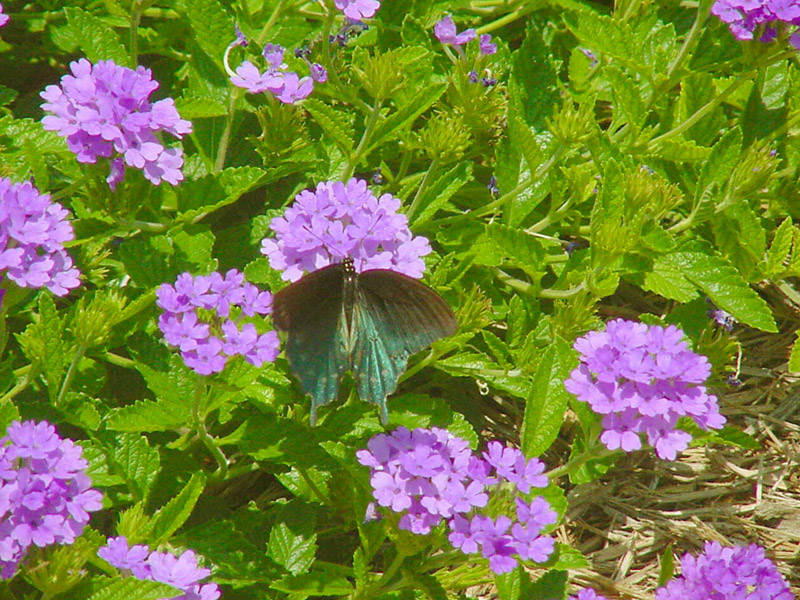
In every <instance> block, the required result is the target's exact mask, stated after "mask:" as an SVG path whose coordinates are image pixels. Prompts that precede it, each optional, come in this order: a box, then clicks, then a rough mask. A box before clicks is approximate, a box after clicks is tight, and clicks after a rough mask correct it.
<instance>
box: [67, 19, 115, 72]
mask: <svg viewBox="0 0 800 600" xmlns="http://www.w3.org/2000/svg"><path fill="white" fill-rule="evenodd" d="M64 14H65V15H66V16H67V23H68V24H69V27H70V30H71V33H72V35H73V36H74V41H75V43H76V44H77V45H78V46H79V47H80V49H81V50H82V51H83V53H84V54H85V55H86V58H88V59H89V61H90V62H92V63H96V62H97V61H99V60H113V61H114V62H115V63H117V64H118V65H121V66H124V67H129V66H131V65H130V59H129V57H128V51H127V50H126V49H125V46H123V45H122V44H121V43H120V41H119V38H118V37H117V33H116V32H115V31H114V30H113V29H112V28H111V27H109V26H108V25H107V24H106V23H105V22H104V21H103V20H102V19H100V18H98V17H96V16H94V15H93V14H90V13H88V12H86V11H85V10H83V9H81V8H65V9H64Z"/></svg>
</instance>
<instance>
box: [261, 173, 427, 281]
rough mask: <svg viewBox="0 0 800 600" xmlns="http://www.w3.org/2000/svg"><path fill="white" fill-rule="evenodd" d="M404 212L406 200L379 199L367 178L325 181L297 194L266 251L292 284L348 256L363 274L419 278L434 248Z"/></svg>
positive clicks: (266, 242)
mask: <svg viewBox="0 0 800 600" xmlns="http://www.w3.org/2000/svg"><path fill="white" fill-rule="evenodd" d="M398 208H400V200H398V199H397V198H395V197H394V196H392V195H391V194H383V195H382V196H381V197H380V198H376V197H375V195H374V194H373V193H372V192H371V191H370V190H369V188H368V187H367V182H366V181H364V180H363V179H355V178H353V179H351V180H350V181H348V182H347V184H344V183H342V182H340V181H328V182H324V183H320V184H319V185H318V186H317V188H316V190H314V191H311V190H304V191H302V192H300V193H299V194H297V196H296V197H295V199H294V204H293V205H292V206H290V207H289V208H287V209H286V212H285V213H284V215H283V216H282V217H276V218H274V219H273V220H272V223H271V224H270V229H272V231H274V232H275V237H274V238H267V239H265V240H264V241H263V242H262V243H261V252H262V253H263V254H265V255H267V257H268V258H269V264H270V265H271V266H272V268H273V269H277V270H279V271H283V274H282V277H283V279H284V280H287V281H296V280H298V279H300V277H301V276H302V275H303V273H304V272H309V271H315V270H317V269H321V268H322V267H325V266H327V265H329V264H332V263H335V262H340V261H341V260H342V258H344V257H346V256H349V257H351V258H352V259H353V263H354V265H355V268H356V271H359V272H361V271H365V270H368V269H391V270H392V271H397V272H399V273H403V274H405V275H408V276H409V277H416V278H419V277H422V273H423V272H424V271H425V262H424V261H423V260H422V257H423V256H426V255H427V254H430V252H431V247H430V244H429V243H428V240H427V238H424V237H420V236H417V237H414V236H413V235H412V234H411V231H410V230H409V228H408V218H407V217H406V216H405V215H403V214H398V212H397V209H398Z"/></svg>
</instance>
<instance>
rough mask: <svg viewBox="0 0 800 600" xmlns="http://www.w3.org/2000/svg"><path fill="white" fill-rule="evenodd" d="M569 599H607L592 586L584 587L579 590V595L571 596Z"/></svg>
mask: <svg viewBox="0 0 800 600" xmlns="http://www.w3.org/2000/svg"><path fill="white" fill-rule="evenodd" d="M569 600H607V599H606V597H605V596H601V595H600V594H598V593H597V592H596V591H594V590H593V589H592V588H584V589H582V590H580V591H579V592H578V595H577V596H570V597H569Z"/></svg>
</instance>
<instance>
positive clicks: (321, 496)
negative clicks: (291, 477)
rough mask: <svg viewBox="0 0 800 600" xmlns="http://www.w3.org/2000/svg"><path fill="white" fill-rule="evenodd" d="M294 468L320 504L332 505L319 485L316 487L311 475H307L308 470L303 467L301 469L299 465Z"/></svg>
mask: <svg viewBox="0 0 800 600" xmlns="http://www.w3.org/2000/svg"><path fill="white" fill-rule="evenodd" d="M295 469H297V472H298V473H299V474H300V477H301V478H302V480H303V481H304V482H305V483H306V485H307V486H308V488H309V489H310V490H311V491H312V492H313V494H314V495H315V496H316V497H317V499H318V500H319V501H320V504H324V505H326V506H331V505H332V503H331V501H330V500H329V499H328V498H327V497H326V496H325V494H323V493H322V490H321V489H319V487H317V484H316V483H314V480H313V479H311V477H309V475H308V471H306V470H305V469H303V468H301V467H295Z"/></svg>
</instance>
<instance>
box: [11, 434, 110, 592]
mask: <svg viewBox="0 0 800 600" xmlns="http://www.w3.org/2000/svg"><path fill="white" fill-rule="evenodd" d="M88 466H89V465H88V463H87V462H86V460H85V459H84V458H83V450H82V449H81V447H80V446H77V445H76V444H75V443H74V442H73V441H72V440H69V439H66V440H64V439H61V438H60V437H59V436H58V434H57V433H56V429H55V427H53V426H52V425H50V424H49V423H47V422H46V421H42V422H40V423H35V422H34V421H25V422H24V423H20V422H19V421H15V422H13V423H12V424H11V425H9V427H8V429H7V431H6V435H5V437H3V438H2V439H0V569H1V570H0V577H1V578H3V579H9V578H11V577H12V576H13V575H14V573H15V572H16V570H17V566H18V565H19V562H20V561H21V560H22V559H23V558H24V556H25V554H26V552H27V551H28V549H29V548H30V547H31V546H32V545H33V546H38V547H40V548H41V547H44V546H49V545H51V544H72V543H73V542H74V541H75V538H77V537H78V536H79V535H80V534H81V533H82V532H83V528H84V526H85V525H86V523H88V522H89V513H90V512H94V511H97V510H100V508H102V499H103V496H102V494H101V493H100V492H98V491H97V490H95V489H92V487H91V486H92V482H91V480H90V479H89V477H88V476H87V475H86V469H87V468H88Z"/></svg>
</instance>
